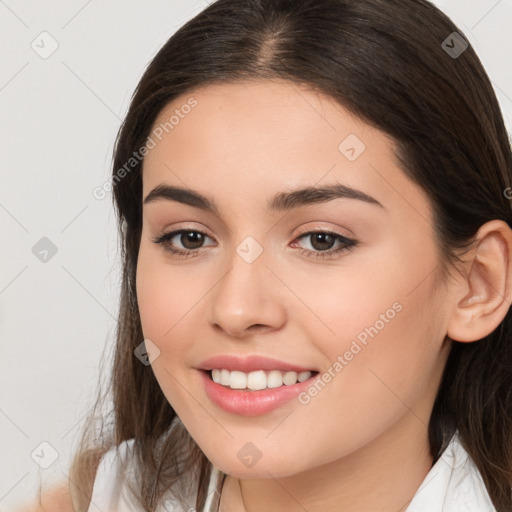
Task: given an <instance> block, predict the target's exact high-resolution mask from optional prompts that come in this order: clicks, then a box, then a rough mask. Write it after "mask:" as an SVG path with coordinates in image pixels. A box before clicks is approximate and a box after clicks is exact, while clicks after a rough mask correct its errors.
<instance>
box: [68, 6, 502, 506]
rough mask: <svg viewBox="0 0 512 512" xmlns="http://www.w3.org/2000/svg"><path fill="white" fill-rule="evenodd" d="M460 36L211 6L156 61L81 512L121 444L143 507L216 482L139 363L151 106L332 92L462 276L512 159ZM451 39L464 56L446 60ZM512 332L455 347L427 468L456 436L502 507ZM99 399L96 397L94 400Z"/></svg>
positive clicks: (297, 9)
mask: <svg viewBox="0 0 512 512" xmlns="http://www.w3.org/2000/svg"><path fill="white" fill-rule="evenodd" d="M453 32H457V33H458V34H459V35H460V37H462V38H463V40H466V42H467V39H466V38H465V36H464V34H463V33H462V32H461V31H460V30H459V29H458V28H457V27H456V26H455V25H454V24H453V22H452V21H451V20H450V19H449V18H448V17H447V16H446V15H444V14H443V13H442V12H441V11H440V10H439V9H437V8H436V7H434V6H433V5H432V4H431V3H429V2H428V1H426V0H358V1H357V2H355V1H353V0H218V1H216V2H214V3H212V4H211V5H209V6H208V7H207V8H206V9H204V10H203V11H202V12H201V13H199V14H198V15H197V16H195V17H194V18H193V19H191V20H190V21H188V22H187V23H186V24H185V25H184V26H182V27H181V28H180V29H179V30H178V31H177V32H176V33H175V34H174V35H173V36H172V37H171V38H170V39H169V40H168V41H167V42H166V43H165V45H164V46H163V47H162V48H161V49H160V51H159V52H158V53H157V55H156V56H155V57H154V58H153V59H152V61H151V62H150V64H149V65H148V67H147V69H146V71H145V72H144V75H143V76H142V78H141V80H140V82H139V84H138V86H137V88H136V91H135V92H134V95H133V97H132V100H131V104H130V107H129V111H128V113H127V115H126V118H125V120H124V122H123V124H122V127H121V129H120V131H119V134H118V137H117V139H116V144H115V149H114V158H113V173H114V177H113V178H115V179H114V194H113V195H114V200H115V207H116V212H117V215H118V218H119V233H120V237H121V240H122V263H123V275H122V286H121V300H120V310H119V319H118V325H117V343H116V346H115V354H114V357H113V368H112V374H111V381H110V383H109V384H108V386H109V388H111V398H112V404H111V409H110V410H111V412H112V414H113V417H112V421H111V425H110V428H109V430H108V432H107V433H103V428H102V430H101V433H100V432H98V431H97V429H95V428H94V424H95V422H94V416H95V414H96V412H95V411H97V407H95V408H94V410H93V411H91V417H90V419H89V421H88V423H87V425H86V428H85V429H84V433H83V436H82V439H81V441H80V449H79V450H78V451H77V454H76V457H75V459H74V461H73V465H72V471H71V475H70V479H71V481H72V482H74V484H75V485H76V486H77V488H76V489H72V492H73V496H74V501H75V506H76V510H77V511H80V512H82V511H85V510H86V508H87V505H88V503H89V499H90V493H91V490H92V485H93V480H94V475H95V472H96V467H97V464H98V461H99V459H100V457H101V456H102V454H103V453H104V452H105V451H106V450H107V449H108V448H109V447H111V446H118V445H119V444H120V443H121V442H123V441H125V440H128V439H134V456H135V457H136V464H137V466H138V467H139V468H140V470H141V471H140V475H139V484H138V485H139V486H140V488H139V489H136V490H135V491H134V492H135V493H136V494H137V496H138V499H139V501H140V503H141V504H142V505H143V507H144V508H145V509H146V510H151V511H154V510H155V508H156V506H157V505H158V504H159V500H160V499H161V497H162V496H163V493H164V491H165V490H166V489H169V488H170V487H171V486H173V485H174V484H176V483H177V482H179V481H180V480H184V475H185V474H186V472H188V471H191V473H190V475H192V476H190V478H192V477H193V478H194V481H196V482H197V490H198V492H197V499H196V503H195V508H196V509H197V510H201V508H202V507H203V505H204V501H205V496H206V490H207V485H208V481H209V477H210V469H211V465H210V463H209V461H208V460H207V458H206V457H205V455H204V454H203V453H202V452H201V450H200V449H199V447H198V446H197V445H196V444H195V442H194V441H193V440H192V439H191V437H190V435H189V434H188V433H187V431H186V429H185V428H184V426H183V424H181V422H179V421H178V420H179V418H177V417H176V413H175V411H174V410H173V408H172V407H171V406H170V404H169V403H168V401H167V400H166V398H165V396H164V394H163V393H162V391H161V389H160V387H159V385H158V383H157V381H156V379H155V377H154V374H153V372H152V370H151V367H148V366H145V365H143V364H141V363H140V361H139V360H138V359H137V358H135V357H134V349H135V348H136V347H137V346H138V345H139V344H140V343H141V342H142V340H143V334H142V330H141V324H140V316H139V311H138V306H137V298H136V293H135V275H136V266H137V255H138V248H139V242H140V236H141V221H142V213H141V212H142V208H141V202H142V162H138V163H137V164H136V165H134V166H133V168H132V169H131V170H130V172H128V173H127V174H126V176H124V177H123V178H122V179H119V174H116V173H117V171H118V170H119V169H120V168H122V167H123V166H124V165H125V163H126V162H127V161H129V159H130V158H131V157H132V154H133V152H134V151H137V150H138V149H139V148H141V147H142V146H144V144H145V143H146V141H147V138H148V136H149V134H150V131H151V129H152V125H153V123H154V121H155V118H156V116H157V115H158V114H159V112H160V111H161V110H162V109H163V108H164V107H165V106H166V105H167V104H168V103H169V102H170V101H172V100H173V99H174V98H175V97H177V96H178V95H181V94H184V93H190V92H191V91H192V90H193V89H195V88H198V87H202V86H206V85H209V84H213V83H217V82H231V81H238V80H261V79H263V80H272V79H284V80H288V81H290V82H293V83H297V84H305V85H307V86H308V87H309V88H311V89H313V90H316V91H319V92H322V93H324V94H326V95H329V96H330V97H332V98H334V99H335V100H336V101H338V102H339V103H340V104H341V105H343V106H344V107H345V108H347V109H348V110H349V111H351V112H352V113H354V114H355V115H357V116H358V117H359V118H361V119H362V120H363V121H365V122H367V123H369V124H370V125H372V126H374V127H376V128H378V129H379V130H381V131H383V132H385V133H386V134H388V135H389V136H391V138H392V140H393V141H394V143H395V147H396V155H397V157H398V158H399V160H400V162H401V165H402V168H403V171H404V172H405V173H406V174H407V176H408V177H409V178H410V179H411V180H413V181H414V182H415V183H417V184H419V185H420V186H421V187H422V189H423V190H424V191H425V192H426V193H427V194H428V196H429V198H430V200H431V202H432V205H433V208H434V222H435V229H436V235H437V242H438V245H439V248H440V249H441V254H442V260H441V261H440V267H441V268H442V269H443V270H447V269H456V268H457V263H458V262H460V261H461V260H460V256H459V250H464V249H465V248H467V247H469V246H470V245H471V244H472V243H473V242H474V236H475V234H476V232H477V230H478V228H479V227H480V226H481V225H483V224H484V223H485V222H487V221H489V220H492V219H503V220H505V221H506V222H507V223H508V224H509V225H511V224H512V215H511V208H510V204H509V201H508V200H507V199H506V198H505V197H504V190H505V189H506V188H507V187H508V186H509V185H510V184H511V182H512V179H511V178H512V155H511V147H510V141H509V138H508V134H507V131H506V129H505V125H504V122H503V117H502V114H501V111H500V108H499V104H498V101H497V99H496V96H495V94H494V91H493V88H492V85H491V82H490V80H489V78H488V76H487V74H486V72H485V70H484V68H483V66H482V64H481V62H480V60H479V58H478V57H477V55H476V53H475V51H474V50H473V48H472V47H471V45H469V46H468V47H467V48H466V49H465V51H462V50H463V47H461V46H460V45H459V46H455V43H454V42H453V41H454V39H453V37H454V36H453ZM449 37H452V39H451V40H450V39H449ZM446 40H448V41H450V43H449V45H448V46H449V47H450V48H454V47H455V48H456V49H457V48H458V49H459V50H461V51H462V53H460V55H454V54H453V53H452V54H450V52H449V51H448V48H447V45H446V43H444V42H445V41H446ZM460 40H461V39H459V41H460ZM511 333H512V316H511V313H510V310H509V311H508V312H507V314H506V317H505V318H504V320H503V322H502V323H501V324H500V325H499V327H498V328H497V329H495V331H494V332H492V333H491V334H489V335H488V336H486V338H485V339H482V340H480V341H478V342H475V343H459V342H453V343H452V348H451V352H450V355H449V358H448V361H447V364H446V368H445V371H444V375H443V379H442V382H441V385H440V388H439V391H438V395H437V398H436V401H435V404H434V407H433V410H432V415H431V418H430V422H429V427H428V428H429V441H430V450H431V454H432V456H433V457H434V461H435V460H437V459H438V458H439V456H440V454H441V453H442V451H443V450H444V449H445V448H446V446H447V443H448V441H449V440H450V438H451V436H452V434H453V433H454V432H455V430H457V429H458V431H459V433H460V439H461V442H462V444H463V446H464V448H465V449H466V450H467V451H468V452H469V454H470V456H471V457H472V458H473V460H474V462H475V464H476V466H477V468H478V470H479V471H480V473H481V475H482V477H483V480H484V483H485V485H486V488H487V490H488V492H489V495H490V497H491V499H492V501H493V503H494V506H495V508H496V510H497V511H498V512H510V510H512V495H511V483H512V436H511V430H512V386H511V384H512V340H511ZM105 397H106V395H105V396H103V394H102V393H101V392H100V393H99V396H98V402H97V405H98V404H100V402H101V403H103V400H104V399H105ZM173 419H177V422H175V428H172V429H170V428H169V427H170V424H171V422H172V420H173ZM103 421H104V422H105V423H106V420H103ZM187 478H188V477H187ZM187 506H190V504H187Z"/></svg>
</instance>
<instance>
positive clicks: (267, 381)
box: [202, 368, 319, 391]
mask: <svg viewBox="0 0 512 512" xmlns="http://www.w3.org/2000/svg"><path fill="white" fill-rule="evenodd" d="M202 371H203V372H204V373H205V374H206V375H207V377H208V378H209V379H210V380H211V381H213V382H215V383H216V384H220V385H221V386H223V387H225V388H228V389H231V390H235V391H236V390H238V391H261V390H264V389H275V388H281V387H285V386H293V385H294V384H297V383H301V382H305V381H306V380H309V379H311V378H313V377H315V376H316V375H318V373H319V372H318V371H316V370H308V371H302V372H295V371H285V370H256V371H252V372H242V371H238V370H228V369H226V368H213V369H211V370H202Z"/></svg>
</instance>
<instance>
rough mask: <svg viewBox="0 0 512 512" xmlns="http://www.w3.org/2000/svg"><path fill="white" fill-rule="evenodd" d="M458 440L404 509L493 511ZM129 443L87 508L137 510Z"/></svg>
mask: <svg viewBox="0 0 512 512" xmlns="http://www.w3.org/2000/svg"><path fill="white" fill-rule="evenodd" d="M458 440H459V435H458V432H456V433H455V434H454V436H453V438H452V439H451V441H450V443H449V444H448V446H447V448H446V450H445V451H444V452H443V454H442V455H441V457H440V458H439V459H438V460H437V462H436V463H435V464H434V466H433V467H432V469H431V470H430V471H429V473H428V474H427V476H426V477H425V479H424V480H423V483H422V484H421V485H420V487H419V489H418V490H417V491H416V494H415V495H414V498H413V500H412V501H411V503H410V504H409V506H408V507H407V510H406V511H405V512H496V509H495V508H494V506H493V505H492V502H491V500H490V498H489V495H488V493H487V489H486V488H485V485H484V483H483V480H482V477H481V475H480V473H479V471H478V469H477V468H476V466H475V464H474V462H473V460H472V459H471V457H470V456H469V455H468V453H467V452H466V450H465V449H464V448H463V446H462V445H461V444H460V443H459V441H458ZM132 445H133V439H130V440H128V441H124V442H123V443H121V445H120V446H119V455H116V451H115V448H112V449H110V450H109V451H108V452H107V453H105V455H104V456H103V457H102V459H101V461H100V464H99V466H98V471H97V473H96V479H95V481H94V489H93V494H92V500H91V504H90V506H89V509H88V511H87V512H114V511H115V512H135V511H137V512H139V510H140V509H136V508H134V506H133V504H130V502H129V501H128V500H127V498H126V496H125V494H124V493H125V490H123V472H124V471H126V470H127V464H126V462H127V461H126V456H127V453H128V452H129V451H130V449H131V447H132ZM121 458H122V460H121ZM128 462H129V461H128ZM123 468H124V471H123ZM222 475H223V473H222V472H221V471H219V470H218V469H217V468H216V467H212V476H211V479H210V483H209V488H208V497H207V501H206V504H205V507H204V509H203V510H202V511H201V512H217V511H214V510H213V508H212V500H213V498H214V496H215V493H216V489H217V484H218V483H219V481H220V478H221V477H222ZM194 506H195V494H192V495H191V498H190V500H189V502H188V504H187V507H186V508H183V507H182V506H180V505H179V504H178V502H177V501H175V499H173V497H172V496H169V497H168V498H166V501H165V507H164V508H163V509H162V511H161V512H164V511H165V512H196V509H195V508H194ZM141 512H142V511H141ZM159 512H160V511H159Z"/></svg>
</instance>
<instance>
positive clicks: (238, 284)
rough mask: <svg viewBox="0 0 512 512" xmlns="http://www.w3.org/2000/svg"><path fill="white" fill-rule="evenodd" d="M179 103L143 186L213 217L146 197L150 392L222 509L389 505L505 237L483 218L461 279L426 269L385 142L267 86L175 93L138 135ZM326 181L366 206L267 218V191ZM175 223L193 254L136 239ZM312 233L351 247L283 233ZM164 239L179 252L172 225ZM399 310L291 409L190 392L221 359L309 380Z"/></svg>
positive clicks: (430, 239)
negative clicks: (199, 453) (234, 403)
mask: <svg viewBox="0 0 512 512" xmlns="http://www.w3.org/2000/svg"><path fill="white" fill-rule="evenodd" d="M191 96H193V97H194V98H195V99H196V100H197V102H198V104H197V106H196V107H195V108H194V109H193V110H192V111H191V112H190V113H189V114H188V115H187V116H185V117H184V118H183V119H180V123H179V124H178V125H177V126H175V127H174V129H173V130H172V131H170V132H169V133H168V134H167V135H166V136H165V137H164V138H163V139H162V140H161V141H159V142H158V144H157V145H156V147H155V148H154V149H152V150H151V151H150V152H149V153H148V154H147V156H146V157H145V160H144V169H143V197H144V198H145V197H146V196H147V195H148V193H149V192H150V191H151V190H152V189H153V188H154V187H156V186H158V185H162V184H167V185H175V186H180V187H185V188H190V189H193V190H195V191H198V192H200V193H201V194H203V195H206V196H208V197H210V198H211V199H213V200H214V201H215V202H216V203H217V205H218V206H219V210H220V215H219V216H217V215H215V214H212V213H209V212H205V211H202V210H200V209H198V208H196V207H193V206H190V205H185V204H181V203H178V202H176V201H170V200H159V201H155V202H151V203H148V204H146V205H144V208H143V230H142V236H141V244H140V252H139V257H138V267H137V296H138V303H139V307H140V314H141V320H142V327H143V333H144V337H145V338H146V339H150V340H151V341H152V342H153V343H154V344H155V345H156V346H157V347H158V348H159V350H160V355H159V356H158V357H157V358H156V359H155V360H154V362H153V363H152V369H153V371H154V374H155V376H156V379H157V380H158V383H159V385H160V386H161V388H162V390H163V392H164V394H165V396H166V397H167V399H168V400H169V402H170V404H171V405H172V407H173V408H174V409H175V410H176V412H177V414H178V415H179V416H180V418H181V420H182V421H183V423H184V425H185V427H186V428H187V430H188V431H189V432H190V434H191V436H192V437H193V438H194V439H195V441H196V442H197V443H198V445H199V446H200V448H201V449H202V450H203V452H204V453H205V454H206V456H207V457H208V458H209V459H210V461H211V462H212V463H213V464H214V465H215V466H216V467H218V468H219V469H220V470H221V471H223V472H225V473H227V474H228V476H227V478H226V481H225V484H224V488H223V492H222V500H221V511H222V512H229V511H237V512H238V511H241V510H248V511H251V512H252V511H255V510H267V511H275V512H279V511H287V512H292V511H299V510H300V511H303V510H304V509H306V510H310V511H324V512H330V511H337V512H338V511H339V510H341V509H342V510H343V511H344V512H363V511H368V510H379V511H389V512H391V511H392V512H398V511H400V510H402V511H403V510H405V509H406V507H407V505H408V503H409V502H410V501H411V499H412V498H413V496H414V494H415V492H416V491H417V489H418V487H419V486H420V484H421V483H422V481H423V480H424V478H425V477H426V475H427V473H428V472H429V470H430V468H431V465H432V457H431V455H430V453H429V445H428V435H427V433H428V428H427V426H428V421H429V417H430V414H431V411H432V406H433V402H434V399H435V396H436V393H437V389H438V386H439V382H440V379H441V376H442V371H443V369H444V365H445V362H446V358H447V356H448V354H449V349H450V343H451V342H450V341H449V340H447V339H446V335H448V336H450V337H451V338H452V339H455V340H458V341H461V342H471V341H475V340H478V339H480V338H482V337H483V336H485V335H486V334H488V333H490V332H491V331H492V330H493V329H494V328H495V327H496V326H497V325H498V324H499V323H500V322H501V320H502V319H503V317H504V316H505V314H506V312H507V310H508V306H509V304H510V295H511V294H510V287H511V283H510V275H511V266H510V261H509V259H508V254H509V253H510V250H511V247H512V242H511V239H512V237H511V232H510V229H509V228H508V227H507V225H506V224H505V223H504V222H502V221H498V220H496V221H492V222H490V223H487V224H486V225H484V226H482V228H481V230H480V231H479V240H478V244H476V245H475V247H474V248H473V249H472V250H471V251H470V252H469V253H468V254H467V255H466V262H465V266H464V268H463V275H462V276H459V275H457V274H455V275H454V276H453V277H452V278H451V279H441V278H440V276H439V267H438V263H439V258H440V255H439V251H438V249H437V246H436V243H435V239H434V232H433V229H432V209H431V205H430V202H429V200H428V197H427V196H426V194H425V192H424V191H423V190H422V189H421V188H420V187H418V186H417V185H416V184H414V183H413V182H412V181H410V180H409V179H408V178H407V176H406V175H405V173H404V172H403V171H402V170H401V169H400V167H399V166H398V162H397V160H396V158H395V156H394V154H393V143H392V140H391V139H390V138H389V137H387V136H386V135H385V134H384V133H382V132H380V131H378V130H376V129H374V128H372V127H371V126H369V125H367V124H366V123H364V122H363V121H361V120H360V119H358V118H356V117H354V116H353V115H351V114H350V113H349V112H348V111H347V110H346V109H344V108H343V107H342V106H340V105H339V104H337V103H335V102H334V101H333V100H332V99H330V98H329V97H326V96H324V95H321V94H318V93H316V92H313V91H311V90H308V89H307V88H305V87H298V86H297V85H292V84H290V83H287V82H283V81H275V82H251V83H231V84H218V85H214V86H210V87H203V88H199V89H197V90H195V91H193V92H191V93H188V94H186V95H183V96H181V97H179V98H175V99H174V101H173V102H171V103H170V104H169V105H167V107H166V108H165V109H164V110H163V111H162V112H161V113H160V114H159V116H158V119H157V120H156V122H155V126H156V125H158V124H159V123H160V122H165V121H166V120H168V119H169V117H170V116H171V115H172V114H173V113H174V110H175V109H176V108H180V106H181V105H183V104H184V103H186V101H187V100H188V99H189V98H190V97H191ZM349 134H355V135H356V136H357V137H358V138H359V139H360V140H361V141H363V142H364V144H365V146H366V149H365V151H364V152H363V153H362V154H361V155H360V156H359V157H358V158H357V159H356V160H355V161H353V162H351V161H349V160H348V159H347V158H346V157H345V156H344V154H342V153H341V152H340V151H339V149H338V146H339V144H340V142H341V141H343V140H344V139H345V138H346V137H347V136H348V135H349ZM334 182H338V183H343V184H346V185H349V186H351V187H354V188H357V189H360V190H362V191H364V192H365V193H366V194H369V195H371V196H372V197H374V198H375V199H377V200H378V201H379V202H380V203H381V204H382V205H383V207H382V208H381V207H379V206H377V205H373V204H368V203H365V202H363V201H359V200H354V199H334V200H332V201H329V202H325V203H321V204H320V203H318V204H312V205H308V206H302V207H300V208H297V209H295V210H293V211H290V212H269V211H268V210H267V209H266V201H267V199H269V198H270V197H271V196H273V195H274V194H276V193H278V192H282V191H288V190H290V189H294V188H299V187H305V186H320V185H324V184H328V183H329V184H330V183H334ZM176 229H185V230H189V231H197V230H198V231H201V232H203V233H205V234H206V235H207V238H205V242H204V245H203V248H202V249H199V253H198V255H196V256H194V257H188V258H184V257H182V256H176V255H172V254H170V253H169V252H167V251H166V250H165V249H164V247H163V246H162V245H159V244H156V243H155V242H154V241H153V240H152V239H153V238H154V237H157V236H160V235H161V234H163V233H165V232H170V231H172V230H176ZM299 230H302V231H300V232H299ZM319 231H320V232H321V231H330V232H334V233H336V234H339V235H342V236H345V237H348V238H350V239H354V240H356V241H357V242H358V244H357V245H356V246H355V247H352V248H351V249H350V250H347V251H345V252H343V253H341V254H337V255H333V256H331V257H328V258H325V259H320V258H315V257H314V253H315V252H316V253H320V252H322V251H321V249H315V248H316V247H318V246H319V244H318V243H316V244H315V240H314V237H312V236H304V237H302V238H299V237H300V236H301V234H302V233H304V232H319ZM247 236H251V237H253V238H254V239H255V240H256V241H257V242H258V243H259V244H260V246H261V247H262V249H263V252H262V254H261V255H260V256H259V257H258V258H257V259H256V260H255V261H254V262H252V263H247V262H246V261H245V260H244V259H242V258H241V257H240V256H239V255H238V254H237V252H236V249H237V247H238V246H239V244H240V243H241V242H242V241H243V240H244V239H245V238H246V237H247ZM173 244H174V247H175V248H178V249H181V250H187V248H186V247H185V246H184V245H182V240H180V237H179V236H176V237H174V238H173ZM338 245H339V244H338V242H335V243H334V246H336V247H337V246H338ZM336 247H335V248H336ZM328 248H330V247H328ZM328 248H327V249H328ZM301 249H306V250H307V249H309V250H310V253H309V254H310V255H311V256H313V257H308V255H307V253H304V252H301ZM188 250H189V251H191V252H194V249H193V248H192V249H190V248H189V249H188ZM195 251H196V252H197V249H195ZM201 251H202V252H201ZM397 302H398V303H399V304H400V305H401V306H402V309H401V311H400V312H398V313H396V315H395V316H394V318H393V319H391V320H389V321H388V322H387V323H385V326H384V328H382V329H381V330H380V331H379V333H378V334H377V335H376V336H375V337H374V338H373V339H372V338H369V340H368V343H367V345H366V346H365V347H364V349H362V350H361V351H360V352H359V353H358V354H357V356H355V357H354V358H353V359H352V360H351V361H349V363H348V364H347V365H346V366H345V367H344V368H343V370H342V371H340V372H338V373H337V374H336V377H335V378H333V379H332V380H331V381H330V382H329V383H328V384H327V385H326V386H325V388H324V389H322V391H321V392H320V393H318V394H317V396H315V397H313V398H312V399H311V401H310V402H309V403H308V404H307V405H303V404H300V403H299V402H298V401H297V400H292V401H290V402H288V403H286V404H285V405H283V406H281V407H279V408H278V409H276V410H274V411H272V412H270V413H267V414H263V415H260V416H256V417H250V418H247V417H243V416H239V415H236V414H233V413H228V412H226V411H224V410H222V409H220V408H219V407H218V406H217V405H215V404H214V403H213V402H211V401H210V400H209V398H208V397H207V395H206V393H205V390H204V387H203V384H202V381H201V379H200V375H199V372H198V370H197V369H196V368H197V366H198V365H199V364H200V363H201V361H203V360H204V359H206V358H209V357H211V356H214V355H219V354H236V355H239V356H241V357H244V356H248V355H263V356H268V357H273V358H277V359H281V360H285V361H288V362H291V363H295V364H299V365H301V366H305V367H307V368H316V369H318V370H319V371H320V373H323V372H325V371H327V370H328V368H329V367H332V365H333V363H334V362H335V361H336V359H337V356H338V355H340V354H344V353H345V352H346V351H347V350H349V348H350V346H351V343H352V341H353V340H354V339H355V338H356V336H357V335H358V334H359V333H361V332H362V331H364V329H365V328H366V327H369V326H372V325H374V324H375V322H376V321H377V320H379V318H381V317H380V315H381V314H383V313H385V312H386V311H387V310H388V309H389V308H392V305H393V304H394V303H397ZM247 442H251V443H253V444H254V445H255V446H256V447H257V449H258V450H259V451H260V452H261V455H262V456H261V459H260V460H259V461H258V462H257V463H256V464H255V465H254V466H253V467H252V468H248V467H246V466H245V465H244V464H243V463H242V462H241V461H240V460H239V458H238V457H237V452H238V451H239V450H240V449H241V448H242V447H243V446H244V445H245V444H246V443H247ZM240 489H241V490H242V492H243V498H242V496H241V494H240ZM340 504H342V508H341V505H340Z"/></svg>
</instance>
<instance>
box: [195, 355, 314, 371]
mask: <svg viewBox="0 0 512 512" xmlns="http://www.w3.org/2000/svg"><path fill="white" fill-rule="evenodd" d="M197 368H198V369H199V370H212V369H214V368H217V369H226V370H230V371H233V370H238V371H241V372H246V373H248V372H253V371H256V370H285V371H290V372H297V373H300V372H307V371H316V370H313V369H312V368H305V367H303V366H300V365H297V364H292V363H287V362H286V361H280V360H278V359H273V358H270V357H264V356H249V357H244V358H242V357H238V356H234V355H219V356H214V357H209V358H208V359H205V360H204V361H202V362H201V363H199V365H198V366H197Z"/></svg>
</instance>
